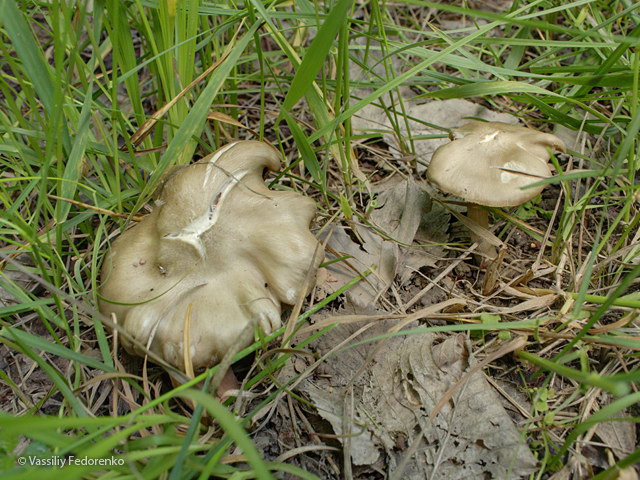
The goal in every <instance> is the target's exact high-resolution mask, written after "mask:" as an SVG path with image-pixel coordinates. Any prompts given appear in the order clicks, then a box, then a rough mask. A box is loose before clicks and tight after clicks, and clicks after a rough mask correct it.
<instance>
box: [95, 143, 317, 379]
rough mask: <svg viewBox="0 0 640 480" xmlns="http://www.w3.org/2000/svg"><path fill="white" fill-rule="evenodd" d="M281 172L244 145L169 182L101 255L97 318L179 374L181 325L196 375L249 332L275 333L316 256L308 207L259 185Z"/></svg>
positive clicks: (259, 149) (275, 161)
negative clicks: (108, 319)
mask: <svg viewBox="0 0 640 480" xmlns="http://www.w3.org/2000/svg"><path fill="white" fill-rule="evenodd" d="M279 165H280V156H279V154H278V152H277V150H275V149H274V148H273V147H271V146H269V145H267V144H266V143H263V142H257V141H242V142H236V143H232V144H229V145H226V146H225V147H223V148H221V149H219V150H218V151H217V152H215V153H213V154H212V155H209V156H208V157H206V158H204V159H203V160H202V161H200V162H198V163H195V164H193V165H189V166H187V167H184V168H182V169H180V170H179V171H178V172H177V173H175V174H174V175H172V176H171V177H170V178H169V179H168V180H167V181H166V182H165V184H164V186H163V188H162V191H161V192H160V195H159V198H158V200H157V201H156V203H157V207H156V208H155V209H154V210H153V212H152V213H151V214H150V215H148V216H147V217H146V218H144V220H142V221H141V222H140V223H139V224H137V225H135V226H134V227H132V228H131V229H129V230H127V231H126V232H125V233H123V234H122V235H121V236H120V237H119V238H118V239H117V240H116V241H115V242H114V244H113V246H112V249H111V251H110V252H109V253H108V254H107V257H106V258H105V261H104V265H103V269H102V273H101V275H102V277H101V278H102V282H103V283H102V287H101V289H100V294H101V296H102V297H103V298H105V299H106V300H103V301H101V302H100V310H101V311H102V312H103V313H104V314H106V315H110V314H115V315H116V316H117V319H118V323H120V325H122V326H123V327H124V329H125V330H126V331H127V332H128V333H129V334H131V335H132V336H133V338H135V339H136V340H138V341H139V342H140V343H141V344H143V345H145V346H147V347H148V348H150V349H151V350H153V351H154V352H156V353H158V354H159V355H160V356H162V357H163V358H164V359H165V360H166V361H167V362H169V363H171V364H172V365H174V366H176V367H178V368H184V358H185V346H184V329H185V325H186V323H187V322H188V324H189V332H190V336H189V337H188V339H187V341H188V343H189V347H190V352H188V353H189V356H190V357H191V363H192V364H193V367H194V368H201V367H207V366H210V365H213V364H215V363H217V362H218V361H219V360H220V359H221V358H222V356H224V354H225V353H226V352H227V350H228V349H229V348H230V347H231V346H232V345H233V344H234V343H235V342H237V341H239V338H240V335H241V333H242V332H243V331H244V330H245V327H246V326H247V325H260V326H261V327H262V329H263V330H264V331H265V333H267V334H268V333H270V332H271V331H273V330H275V329H277V328H279V327H280V325H281V317H280V315H281V304H293V303H295V301H296V299H297V298H298V297H299V296H300V295H304V294H305V293H307V292H306V291H303V290H304V289H305V285H306V284H308V283H309V282H307V281H306V280H307V277H308V275H309V272H310V271H311V274H313V273H314V272H315V270H316V269H317V267H318V264H319V263H320V260H321V259H322V257H323V255H322V247H320V246H319V244H318V241H317V240H316V238H315V237H314V236H313V235H312V234H311V232H310V231H309V224H310V223H311V220H312V219H313V217H314V215H315V211H316V209H315V204H314V203H313V201H312V200H310V199H308V198H306V197H304V196H302V195H299V194H297V193H294V192H288V191H273V190H269V189H268V188H267V186H266V185H265V183H264V180H263V172H264V170H265V169H269V170H276V169H278V167H279ZM310 278H312V279H313V278H314V277H313V276H311V277H310ZM113 302H117V303H113ZM122 344H123V346H124V347H125V348H126V349H127V350H128V351H130V352H131V353H136V354H139V355H143V354H144V352H143V350H142V349H140V348H139V347H137V346H136V345H135V344H134V343H132V342H130V341H128V340H127V339H126V338H123V339H122Z"/></svg>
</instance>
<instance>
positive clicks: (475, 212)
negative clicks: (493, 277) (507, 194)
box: [467, 203, 498, 265]
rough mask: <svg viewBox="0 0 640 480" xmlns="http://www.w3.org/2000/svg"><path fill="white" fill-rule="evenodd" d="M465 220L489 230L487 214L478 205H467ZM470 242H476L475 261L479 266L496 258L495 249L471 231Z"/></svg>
mask: <svg viewBox="0 0 640 480" xmlns="http://www.w3.org/2000/svg"><path fill="white" fill-rule="evenodd" d="M467 218H469V220H471V221H472V222H474V223H476V224H477V225H478V226H480V227H482V228H484V229H485V230H488V229H489V212H488V211H487V210H486V209H485V208H483V207H482V206H480V205H477V204H475V203H468V204H467ZM471 241H472V242H474V243H475V242H478V248H477V249H476V253H477V256H476V260H477V262H478V263H479V264H480V265H483V264H486V263H488V262H490V261H492V260H495V258H496V257H497V256H498V252H497V250H496V248H495V247H494V246H493V245H491V244H490V243H488V242H487V241H486V240H485V239H484V238H482V237H481V236H479V235H478V234H476V233H475V232H474V231H473V230H472V231H471Z"/></svg>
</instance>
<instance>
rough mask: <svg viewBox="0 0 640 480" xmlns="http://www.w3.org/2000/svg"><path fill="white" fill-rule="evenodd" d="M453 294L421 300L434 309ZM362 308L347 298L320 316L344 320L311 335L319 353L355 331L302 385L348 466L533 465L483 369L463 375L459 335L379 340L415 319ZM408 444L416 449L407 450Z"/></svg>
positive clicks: (446, 470) (476, 470) (423, 469)
mask: <svg viewBox="0 0 640 480" xmlns="http://www.w3.org/2000/svg"><path fill="white" fill-rule="evenodd" d="M451 303H452V301H448V302H443V304H441V305H439V306H437V305H436V306H431V307H428V309H430V311H432V312H434V313H435V311H437V310H439V309H440V307H442V308H444V306H449V305H450V304H451ZM423 310H424V309H423ZM361 311H362V309H358V308H354V307H351V308H350V309H348V310H345V311H341V312H339V314H338V315H336V316H335V317H332V316H328V317H327V318H325V319H324V320H323V321H320V322H319V323H320V324H326V323H327V322H330V321H331V320H333V319H335V320H342V321H343V323H342V324H340V325H338V326H335V327H334V328H333V329H332V330H330V331H329V332H327V333H326V334H325V335H323V336H322V337H321V338H320V339H318V341H317V342H316V344H315V348H316V349H317V352H316V353H318V354H321V355H324V354H327V353H328V352H330V351H332V350H333V349H334V347H335V345H337V344H338V343H340V342H341V341H343V340H344V339H345V338H348V337H349V336H351V335H354V334H356V333H358V331H359V330H361V332H359V333H360V334H359V335H356V338H354V339H353V340H352V341H351V344H350V345H348V346H347V347H344V348H341V349H340V350H339V351H337V352H334V353H333V354H332V355H331V356H330V357H329V361H328V362H325V363H324V364H323V365H322V367H321V368H320V369H319V370H318V371H317V372H316V376H314V377H313V378H308V379H306V380H305V381H304V382H303V383H302V384H301V385H300V386H299V390H300V391H301V392H304V393H305V394H306V395H307V396H308V397H309V399H310V400H311V401H312V402H313V404H314V405H315V406H316V408H317V411H318V414H319V415H320V416H321V417H322V418H323V419H325V420H326V421H328V422H329V423H330V424H331V426H332V427H333V431H334V432H335V433H336V435H337V438H338V439H339V440H340V442H341V443H342V445H343V447H344V448H345V450H346V449H347V446H348V452H349V455H350V460H351V462H352V463H353V465H355V466H361V467H363V466H371V467H372V468H376V469H378V470H380V469H383V470H386V471H388V472H390V473H393V472H394V471H397V470H398V468H399V467H400V465H401V464H404V465H403V470H404V473H403V474H402V477H401V478H406V479H423V478H434V479H435V478H443V479H450V478H451V479H457V478H460V479H462V478H482V477H483V476H485V475H487V476H488V477H489V478H522V477H524V476H526V475H528V474H530V473H532V472H534V471H535V469H536V465H537V462H536V460H535V458H534V457H533V455H532V454H531V452H530V451H529V448H528V447H527V445H526V442H525V441H524V440H523V439H522V437H521V436H520V434H519V433H518V431H517V429H516V427H515V425H514V423H513V421H512V419H511V417H510V416H509V414H508V413H507V411H506V410H505V409H504V407H503V406H502V404H501V402H500V399H499V398H498V395H497V393H496V392H495V391H494V390H493V388H492V387H491V385H490V384H489V383H488V382H487V381H486V379H485V376H484V373H483V372H482V370H477V371H475V372H472V374H471V375H470V376H469V377H468V378H463V376H464V375H465V373H467V372H469V370H470V369H472V368H473V367H474V366H475V365H476V364H477V361H476V360H475V357H474V355H473V353H472V351H471V345H470V343H469V341H468V339H466V338H465V336H464V335H462V334H457V335H445V334H434V333H413V334H408V335H405V336H394V337H388V338H383V339H379V338H378V337H380V336H384V335H387V334H388V333H390V332H393V331H396V330H398V327H399V326H402V327H406V328H417V327H419V326H420V325H419V323H418V322H417V321H411V322H408V323H407V322H399V321H398V320H396V319H385V313H384V312H377V314H376V315H372V316H370V318H371V320H368V321H363V320H362V314H361V313H360V312H361ZM365 311H367V312H371V311H372V308H371V307H369V308H368V309H365ZM346 312H358V313H356V314H355V315H353V316H352V317H353V318H355V319H356V320H359V321H356V322H350V321H346V320H348V319H349V317H350V316H349V315H347V316H346V317H345V315H344V314H345V313H346ZM387 316H388V314H387ZM411 318H415V317H409V319H411ZM371 339H375V340H371ZM366 340H370V341H366ZM461 381H462V385H461V386H460V385H458V387H459V388H458V390H457V391H455V392H454V393H453V395H452V396H451V398H450V400H449V401H447V402H445V403H444V404H443V405H442V407H441V408H440V412H439V413H438V414H437V415H436V416H435V417H432V413H433V411H434V409H436V408H437V405H438V403H439V402H440V401H441V400H442V399H443V398H446V395H447V393H448V392H450V391H451V389H452V388H455V387H456V386H457V384H458V382H461ZM419 434H420V435H419ZM414 442H419V444H418V445H414V444H413V443H414ZM347 444H348V445H347ZM411 445H413V449H415V455H413V456H411V457H410V458H405V457H406V456H407V451H408V449H409V447H410V446H411ZM416 447H417V448H416ZM363 468H364V467H363Z"/></svg>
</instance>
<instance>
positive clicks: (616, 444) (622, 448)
mask: <svg viewBox="0 0 640 480" xmlns="http://www.w3.org/2000/svg"><path fill="white" fill-rule="evenodd" d="M627 416H628V415H626V414H624V413H618V414H616V415H615V416H614V417H618V418H624V417H627ZM596 435H598V437H600V439H601V440H602V441H603V442H604V443H605V444H606V445H607V447H609V448H611V450H613V453H614V454H615V456H616V457H617V458H618V459H622V458H624V457H626V456H628V455H630V454H631V453H633V451H634V450H635V449H636V448H637V441H636V424H635V423H633V422H632V421H628V422H621V421H614V422H600V423H599V424H598V426H597V427H596Z"/></svg>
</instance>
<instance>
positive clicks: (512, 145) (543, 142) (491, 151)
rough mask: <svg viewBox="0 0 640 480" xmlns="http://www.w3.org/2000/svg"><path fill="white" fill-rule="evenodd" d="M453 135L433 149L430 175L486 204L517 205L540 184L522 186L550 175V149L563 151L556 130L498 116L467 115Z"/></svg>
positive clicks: (443, 185)
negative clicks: (545, 130) (471, 118)
mask: <svg viewBox="0 0 640 480" xmlns="http://www.w3.org/2000/svg"><path fill="white" fill-rule="evenodd" d="M453 138H454V140H453V141H452V142H451V143H448V144H446V145H443V146H441V147H440V148H438V149H437V150H436V151H435V152H434V154H433V157H432V158H431V163H430V164H429V168H428V170H427V176H428V177H429V180H431V181H432V182H433V183H435V184H436V185H437V186H438V188H440V190H442V191H443V192H447V193H451V194H453V195H457V196H459V197H462V198H463V199H464V200H465V201H467V202H471V203H477V204H479V205H487V206H491V207H506V206H513V205H520V204H522V203H524V202H527V201H529V200H531V199H532V198H533V197H535V196H536V195H537V194H539V193H540V192H541V191H542V189H543V188H544V187H543V186H538V187H533V188H528V189H524V190H523V189H522V187H525V186H527V185H530V184H532V183H534V182H537V181H539V180H540V179H542V178H547V177H549V176H551V170H550V169H549V164H548V162H549V149H552V150H555V151H559V152H564V151H565V147H564V143H563V142H562V140H560V139H559V138H558V137H556V136H555V135H552V134H550V133H542V132H538V131H536V130H532V129H530V128H525V127H519V126H515V125H509V124H507V123H501V122H480V121H471V122H468V123H466V124H464V125H462V126H461V127H459V128H456V129H454V130H453Z"/></svg>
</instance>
